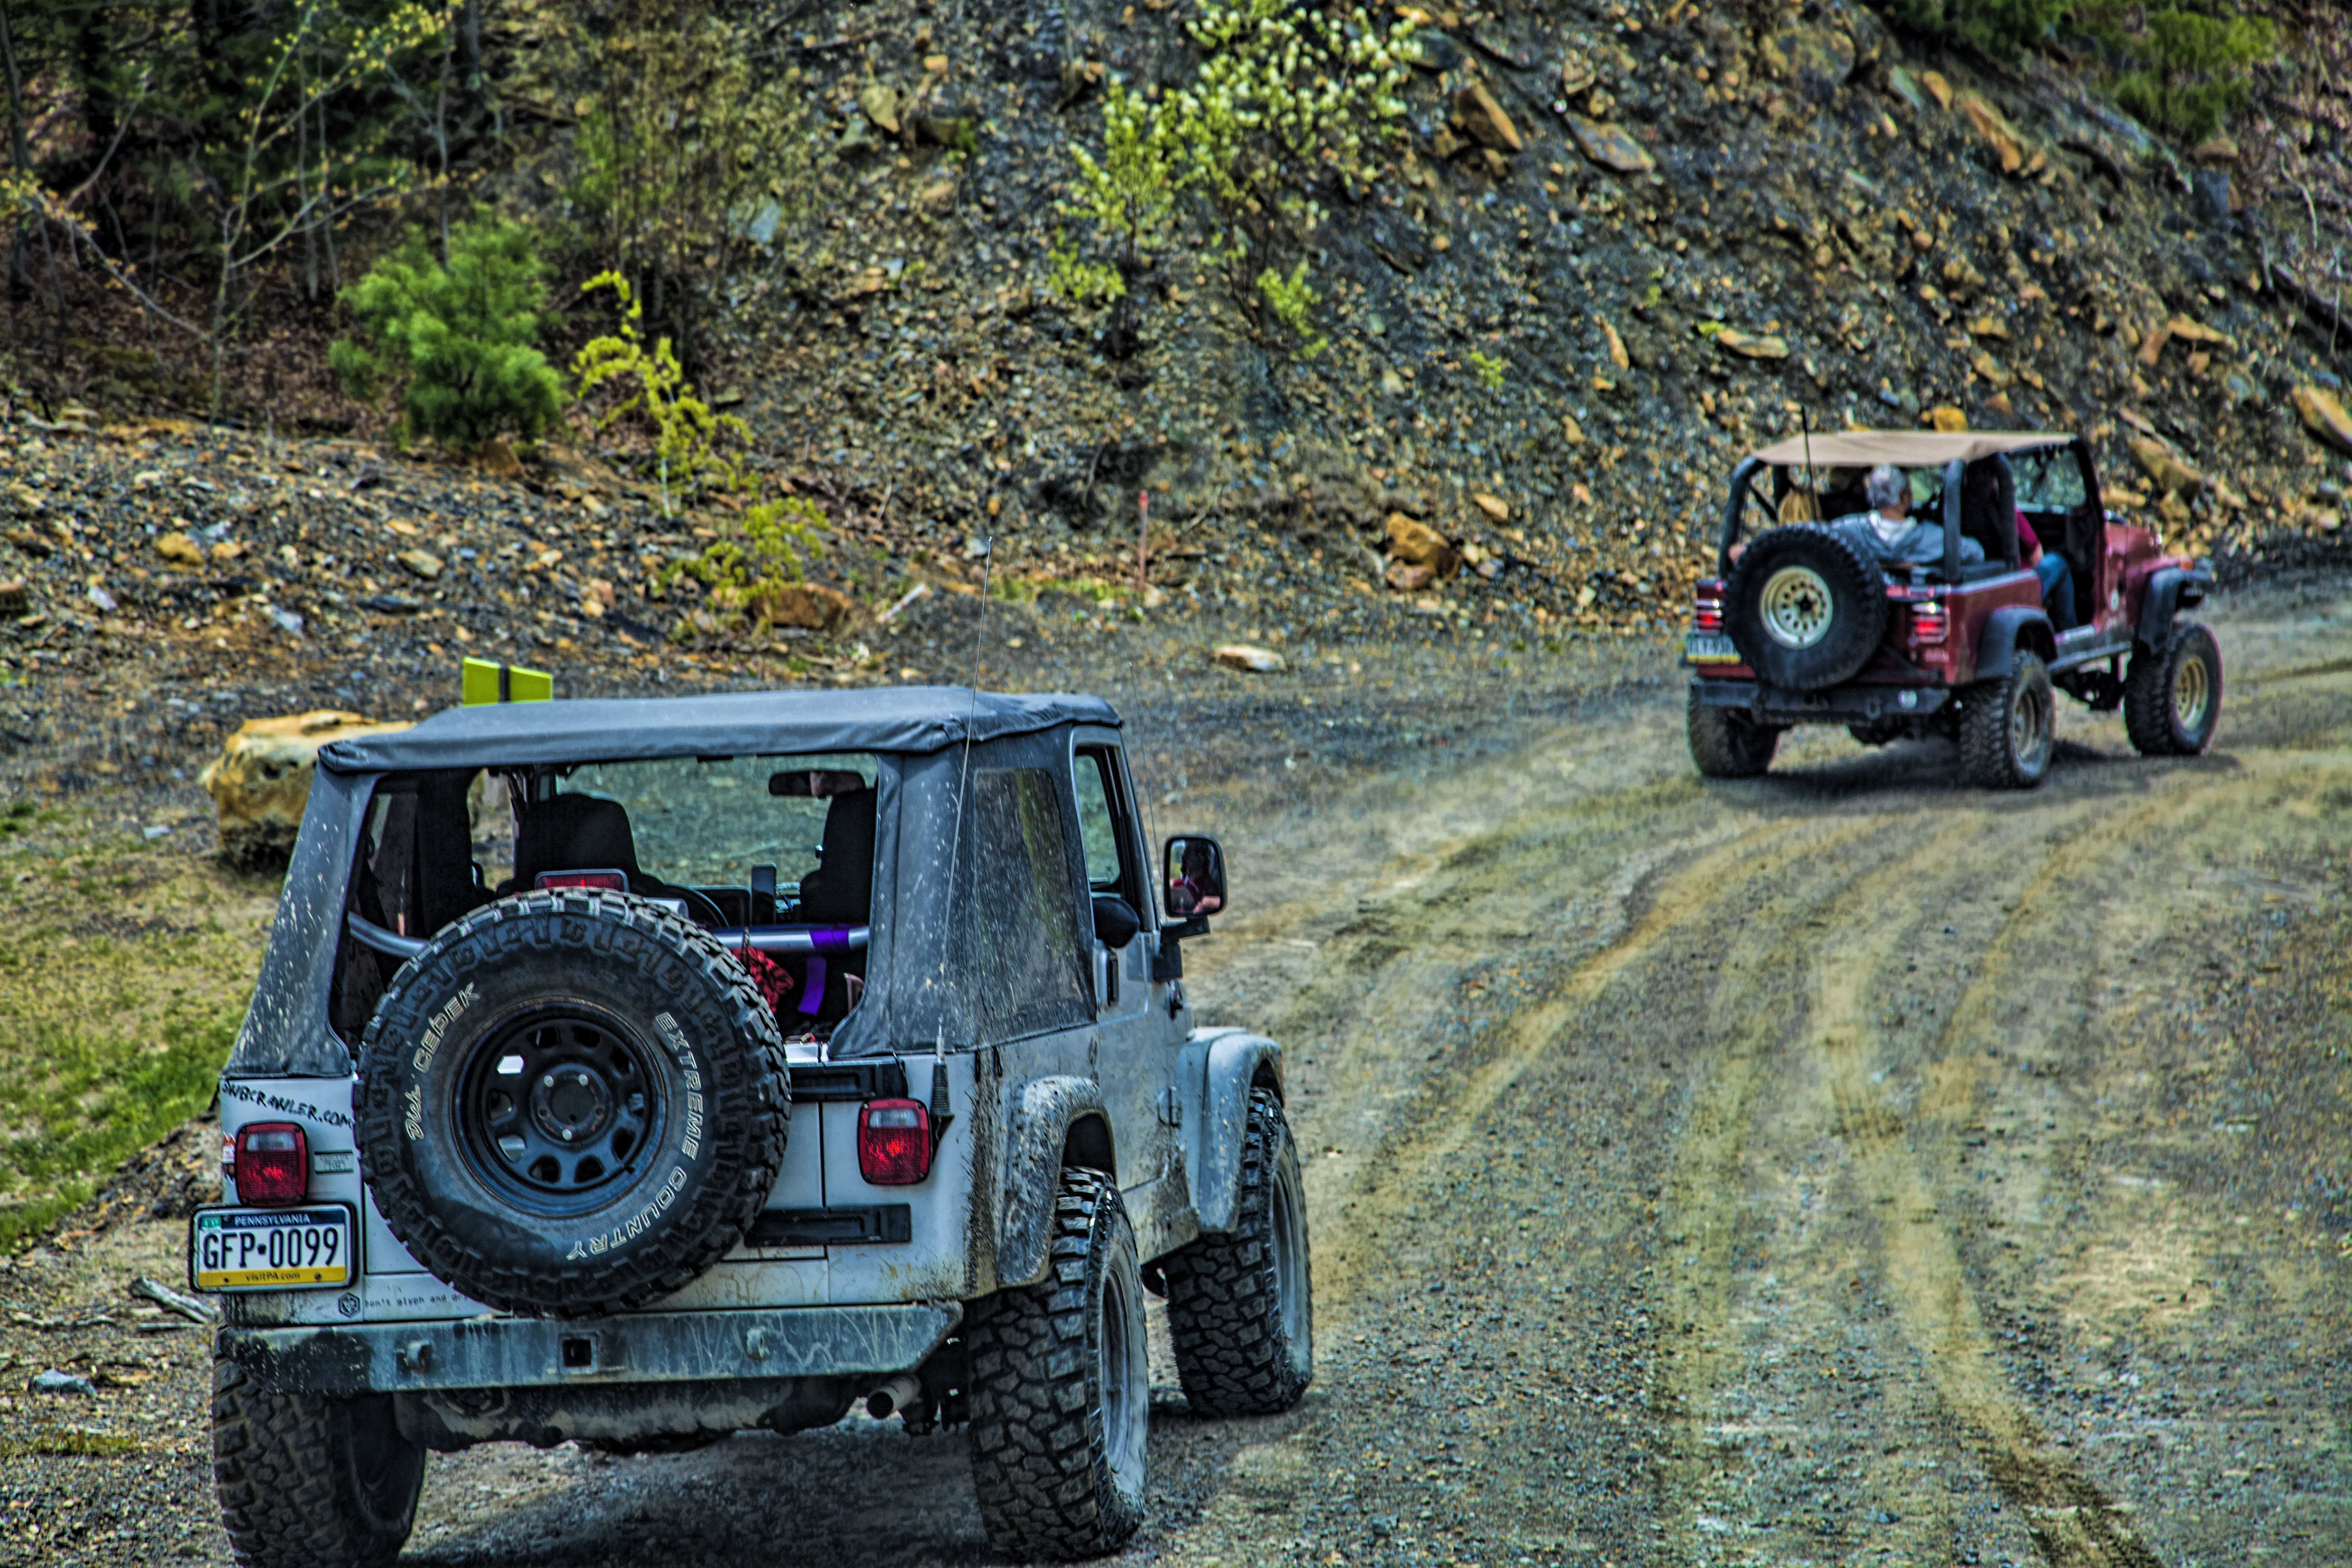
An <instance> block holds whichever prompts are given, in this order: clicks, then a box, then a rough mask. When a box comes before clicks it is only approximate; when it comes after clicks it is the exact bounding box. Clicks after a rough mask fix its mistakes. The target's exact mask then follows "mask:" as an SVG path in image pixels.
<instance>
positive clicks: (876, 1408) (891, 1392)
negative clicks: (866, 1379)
mask: <svg viewBox="0 0 2352 1568" xmlns="http://www.w3.org/2000/svg"><path fill="white" fill-rule="evenodd" d="M922 1397H923V1380H922V1379H921V1378H919V1377H917V1376H916V1375H915V1374H914V1373H911V1372H902V1373H899V1374H898V1376H896V1377H894V1378H892V1379H891V1380H890V1381H889V1382H887V1383H886V1384H883V1385H882V1386H881V1387H879V1388H877V1389H876V1390H875V1391H874V1392H873V1393H871V1394H867V1395H866V1415H871V1416H872V1417H874V1419H875V1420H877V1421H884V1420H887V1419H888V1418H889V1417H890V1416H891V1415H894V1414H896V1413H897V1412H898V1411H902V1410H906V1409H908V1408H909V1407H911V1406H913V1405H916V1404H917V1403H918V1402H919V1401H920V1400H921V1399H922Z"/></svg>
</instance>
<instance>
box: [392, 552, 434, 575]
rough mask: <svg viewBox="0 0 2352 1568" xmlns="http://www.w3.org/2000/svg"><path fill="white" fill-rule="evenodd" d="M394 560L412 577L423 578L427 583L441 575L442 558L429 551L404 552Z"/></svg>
mask: <svg viewBox="0 0 2352 1568" xmlns="http://www.w3.org/2000/svg"><path fill="white" fill-rule="evenodd" d="M393 559H394V561H397V562H399V563H400V564H401V566H402V568H403V569H404V570H405V571H407V572H408V573H409V574H411V575H413V576H417V577H422V578H423V579H425V581H426V582H427V583H430V582H432V581H433V579H435V578H436V577H438V576H439V575H441V572H442V564H441V558H440V557H439V556H438V555H435V554H433V553H432V552H429V551H424V550H404V551H402V552H400V553H399V554H397V555H395V556H394V557H393Z"/></svg>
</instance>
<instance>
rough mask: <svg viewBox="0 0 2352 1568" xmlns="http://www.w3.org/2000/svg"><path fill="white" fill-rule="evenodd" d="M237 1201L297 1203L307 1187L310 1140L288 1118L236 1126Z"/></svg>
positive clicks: (263, 1204) (267, 1204)
mask: <svg viewBox="0 0 2352 1568" xmlns="http://www.w3.org/2000/svg"><path fill="white" fill-rule="evenodd" d="M230 1174H231V1175H233V1176H234V1177H235V1178H236V1201H237V1202H239V1203H241V1204H253V1205H257V1206H259V1207H261V1208H281V1207H283V1206H285V1205H288V1204H299V1203H300V1202H301V1201H302V1199H303V1198H304V1197H305V1196H306V1195H307V1194H309V1192H310V1139H309V1138H307V1137H305V1136H304V1135H303V1132H302V1130H301V1129H300V1128H299V1127H297V1126H295V1125H294V1123H292V1122H291V1121H255V1122H249V1123H247V1125H245V1126H243V1127H240V1128H238V1129H237V1130H236V1169H235V1170H233V1171H232V1172H230Z"/></svg>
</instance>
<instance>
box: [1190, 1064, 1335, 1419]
mask: <svg viewBox="0 0 2352 1568" xmlns="http://www.w3.org/2000/svg"><path fill="white" fill-rule="evenodd" d="M1306 1195H1307V1194H1306V1188H1305V1186H1304V1184H1302V1183H1301V1182H1300V1180H1299V1175H1298V1151H1297V1146H1296V1145H1294V1144H1293V1143H1292V1142H1291V1139H1290V1123H1289V1122H1288V1121H1286V1119H1285V1118H1284V1116H1283V1114H1282V1102H1281V1101H1280V1100H1276V1099H1275V1097H1274V1096H1273V1095H1271V1094H1269V1093H1267V1092H1266V1091H1265V1089H1253V1090H1251V1092H1250V1108H1249V1126H1248V1129H1247V1130H1246V1131H1245V1132H1244V1137H1243V1142H1242V1171H1241V1201H1240V1204H1239V1205H1238V1207H1237V1210H1236V1212H1235V1214H1234V1228H1233V1230H1232V1232H1231V1233H1230V1234H1227V1235H1224V1236H1204V1237H1201V1238H1200V1239H1199V1240H1197V1241H1194V1242H1192V1243H1191V1244H1190V1245H1189V1246H1187V1247H1183V1248H1181V1250H1179V1251H1177V1252H1174V1253H1171V1254H1170V1255H1169V1257H1168V1259H1167V1262H1166V1264H1165V1266H1164V1267H1165V1270H1166V1273H1167V1278H1168V1332H1169V1337H1170V1338H1171V1340H1173V1341H1174V1342H1175V1347H1176V1373H1177V1376H1178V1377H1179V1378H1180V1379H1181V1380H1182V1382H1183V1384H1184V1397H1185V1399H1186V1400H1187V1401H1188V1402H1190V1404H1191V1405H1192V1408H1193V1410H1195V1411H1196V1412H1198V1413H1199V1414H1201V1415H1277V1414H1279V1413H1280V1412H1282V1411H1285V1410H1287V1409H1289V1408H1290V1407H1291V1406H1292V1405H1297V1403H1298V1401H1299V1400H1300V1399H1301V1398H1302V1397H1304V1396H1305V1394H1306V1393H1307V1384H1309V1383H1310V1382H1312V1381H1313V1380H1314V1377H1315V1326H1314V1325H1315V1290H1314V1282H1313V1278H1312V1275H1311V1271H1310V1269H1309V1267H1308V1265H1309V1259H1308V1256H1307V1201H1306Z"/></svg>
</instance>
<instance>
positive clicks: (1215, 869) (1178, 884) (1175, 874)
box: [1160, 837, 1225, 930]
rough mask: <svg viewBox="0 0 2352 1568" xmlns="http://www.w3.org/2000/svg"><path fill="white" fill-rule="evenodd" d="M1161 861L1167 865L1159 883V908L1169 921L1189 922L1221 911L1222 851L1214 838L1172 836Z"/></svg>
mask: <svg viewBox="0 0 2352 1568" xmlns="http://www.w3.org/2000/svg"><path fill="white" fill-rule="evenodd" d="M1160 863H1161V864H1162V865H1163V866H1164V867H1165V868H1167V869H1166V877H1165V879H1163V881H1162V882H1161V884H1160V907H1161V908H1162V909H1164V910H1166V911H1167V913H1168V918H1169V919H1170V920H1171V921H1183V922H1186V923H1192V922H1195V921H1201V920H1202V919H1203V918H1204V917H1206V916H1209V915H1213V914H1218V913H1221V912H1223V910H1224V907H1225V852H1224V851H1223V850H1222V849H1220V848H1218V847H1217V841H1216V840H1215V839H1213V838H1202V837H1180V838H1171V839H1170V840H1169V841H1168V844H1167V847H1166V849H1165V851H1164V852H1163V853H1162V854H1161V856H1160ZM1202 929H1203V930H1206V929H1207V928H1206V927H1205V926H1204V927H1202Z"/></svg>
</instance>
